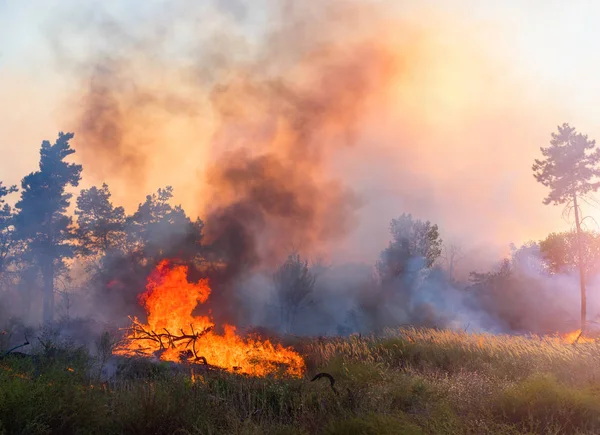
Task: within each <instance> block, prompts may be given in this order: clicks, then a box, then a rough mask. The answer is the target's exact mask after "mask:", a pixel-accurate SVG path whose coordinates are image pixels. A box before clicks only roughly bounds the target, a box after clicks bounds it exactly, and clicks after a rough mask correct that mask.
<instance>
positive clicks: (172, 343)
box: [124, 317, 214, 365]
mask: <svg viewBox="0 0 600 435" xmlns="http://www.w3.org/2000/svg"><path fill="white" fill-rule="evenodd" d="M129 319H130V320H131V326H130V327H128V328H124V330H125V331H127V337H128V338H127V339H126V340H127V341H131V340H149V341H152V342H154V343H156V344H158V346H159V348H160V350H166V349H167V347H170V348H172V349H176V348H177V343H179V342H184V341H185V348H186V349H187V350H185V351H182V352H180V356H181V359H182V360H189V359H191V358H192V357H193V361H194V362H200V363H202V364H204V365H208V363H207V361H206V358H205V357H203V356H200V355H198V351H197V349H196V342H197V341H198V339H200V338H202V337H204V336H205V335H206V334H208V333H209V332H211V331H212V330H213V328H214V327H213V326H209V327H208V328H204V329H203V330H202V331H195V330H194V325H192V324H190V329H191V331H192V332H191V334H187V333H186V332H185V331H184V330H183V328H182V329H180V332H181V334H180V335H176V334H173V333H171V331H169V330H168V329H166V328H164V331H165V332H160V333H159V332H156V331H153V330H149V329H146V327H145V326H144V325H143V324H142V323H140V321H139V320H137V318H131V317H130V318H129ZM190 345H191V349H188V348H189V347H190ZM149 349H150V348H146V349H139V350H138V353H140V354H144V350H149Z"/></svg>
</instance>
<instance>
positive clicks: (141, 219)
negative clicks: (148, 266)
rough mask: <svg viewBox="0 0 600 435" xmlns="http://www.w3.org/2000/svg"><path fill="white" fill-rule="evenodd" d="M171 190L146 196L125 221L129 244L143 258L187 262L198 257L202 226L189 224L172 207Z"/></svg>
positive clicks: (200, 222)
mask: <svg viewBox="0 0 600 435" xmlns="http://www.w3.org/2000/svg"><path fill="white" fill-rule="evenodd" d="M172 198H173V188H172V187H171V186H167V187H165V188H164V189H158V192H157V193H155V194H152V195H148V196H146V201H145V202H144V203H142V204H140V205H139V206H138V209H137V211H136V212H135V213H134V214H133V215H132V216H130V217H129V218H128V219H127V221H128V236H129V242H130V243H132V244H133V245H134V248H135V249H136V250H137V251H138V252H140V255H142V256H143V258H145V259H153V261H157V260H159V259H160V258H164V257H177V258H180V259H182V260H184V259H190V258H192V257H194V256H195V255H197V254H198V252H199V249H200V245H201V241H202V231H203V228H204V223H203V222H202V221H201V220H200V219H197V220H196V221H191V220H190V218H189V217H188V216H187V215H186V213H185V211H184V210H183V208H181V206H180V205H177V206H175V207H173V206H171V204H170V201H171V199H172Z"/></svg>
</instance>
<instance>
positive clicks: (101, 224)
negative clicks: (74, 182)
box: [75, 184, 126, 256]
mask: <svg viewBox="0 0 600 435" xmlns="http://www.w3.org/2000/svg"><path fill="white" fill-rule="evenodd" d="M110 196H111V194H110V191H109V189H108V186H107V185H106V184H103V185H102V187H101V188H97V187H95V186H94V187H92V188H90V189H84V190H82V191H81V193H80V194H79V197H78V198H77V208H76V209H75V215H76V216H77V235H78V240H79V244H80V246H79V248H80V252H81V253H82V254H83V255H85V256H102V255H106V254H107V253H109V252H110V251H113V250H119V249H123V248H124V243H125V236H126V234H125V209H124V208H123V207H115V206H113V205H112V203H111V202H110Z"/></svg>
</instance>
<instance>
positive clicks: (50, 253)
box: [14, 132, 82, 322]
mask: <svg viewBox="0 0 600 435" xmlns="http://www.w3.org/2000/svg"><path fill="white" fill-rule="evenodd" d="M72 138H73V133H63V132H60V133H59V135H58V139H57V140H56V142H55V143H54V144H51V143H50V142H49V141H44V142H43V143H42V147H41V150H40V170H39V171H37V172H32V173H31V174H29V175H27V176H26V177H25V178H23V180H22V182H21V199H20V200H19V201H18V202H17V203H16V205H15V208H16V209H17V214H16V216H15V221H14V222H15V229H16V234H17V236H18V237H19V239H20V240H23V241H24V242H25V243H26V254H27V255H28V256H29V258H31V259H32V260H33V261H34V262H35V263H36V264H37V265H38V267H39V269H40V271H41V274H42V280H43V294H44V304H43V319H44V322H50V321H52V320H53V318H54V280H55V278H56V274H57V271H59V270H60V269H61V268H62V267H64V259H66V258H70V257H72V256H73V255H74V248H75V247H74V245H73V244H72V243H71V241H72V239H73V238H74V234H73V231H72V228H71V224H72V219H71V217H70V216H68V215H67V214H66V210H67V208H68V207H69V204H70V199H71V197H72V194H70V193H66V192H65V189H66V188H67V187H68V186H77V185H78V184H79V180H80V178H81V169H82V167H81V165H76V164H74V163H67V162H65V161H64V160H65V159H66V158H67V157H68V156H70V155H71V154H73V153H74V152H75V150H73V149H72V148H71V145H70V144H69V141H70V140H71V139H72Z"/></svg>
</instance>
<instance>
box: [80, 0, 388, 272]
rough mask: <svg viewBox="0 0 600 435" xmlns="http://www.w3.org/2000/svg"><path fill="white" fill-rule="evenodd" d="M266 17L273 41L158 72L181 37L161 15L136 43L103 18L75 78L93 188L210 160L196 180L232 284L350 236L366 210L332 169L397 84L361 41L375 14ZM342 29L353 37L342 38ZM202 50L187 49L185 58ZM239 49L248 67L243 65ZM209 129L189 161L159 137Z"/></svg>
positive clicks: (241, 44)
mask: <svg viewBox="0 0 600 435" xmlns="http://www.w3.org/2000/svg"><path fill="white" fill-rule="evenodd" d="M187 6H188V8H182V9H181V10H180V11H179V12H180V13H182V14H185V16H183V15H181V16H177V17H176V19H177V22H178V23H179V24H183V25H184V26H185V25H186V24H187V25H190V24H191V23H192V22H193V19H191V18H190V17H195V18H198V19H199V18H200V17H202V16H203V13H204V12H202V11H201V10H202V9H203V8H200V7H198V6H194V4H193V3H191V2H189V3H188V5H187ZM354 8H358V4H356V5H354ZM268 10H269V12H268V16H269V17H270V18H274V19H276V20H277V21H276V24H275V25H273V26H272V28H271V29H270V30H269V31H268V34H267V35H262V36H261V35H260V34H255V35H249V36H246V38H247V40H246V39H244V40H240V41H238V42H235V41H227V42H226V43H223V42H221V39H220V38H219V36H218V35H217V36H213V38H215V39H213V41H214V42H215V43H216V44H218V47H219V48H220V50H221V52H220V53H219V56H216V54H214V53H212V54H211V53H209V54H208V55H207V54H206V53H204V52H203V53H198V54H196V53H191V54H190V53H187V54H185V55H184V61H183V62H181V63H180V62H177V61H175V66H172V67H171V66H168V64H160V62H161V60H162V61H164V59H162V58H161V56H163V55H165V51H164V50H165V45H168V44H166V43H164V42H163V43H161V42H160V39H161V37H162V38H164V37H167V38H169V37H172V38H174V37H175V36H176V35H175V34H174V33H173V32H175V30H174V29H170V30H169V29H165V27H164V26H165V22H164V21H163V19H161V18H158V16H159V15H157V16H156V17H155V21H153V22H150V24H148V25H147V26H146V28H145V31H144V32H143V33H142V34H141V35H134V34H132V33H131V32H128V29H127V28H126V27H125V26H124V25H121V26H119V25H118V24H117V23H116V22H113V21H105V20H108V18H106V19H105V20H101V21H100V22H99V23H98V27H97V32H98V33H99V34H100V35H104V36H106V37H107V41H108V42H107V44H108V46H107V47H104V46H102V47H97V48H96V49H97V52H96V56H92V57H91V58H89V59H85V62H84V63H83V65H82V66H81V67H80V69H79V74H80V76H79V79H80V80H81V85H82V89H81V90H80V93H79V95H78V97H77V105H76V106H74V109H75V110H76V112H75V113H76V116H75V119H74V121H75V123H74V124H73V128H74V130H75V131H77V132H78V152H80V153H81V156H82V158H83V159H84V162H85V161H93V165H89V166H90V171H92V173H91V175H92V176H93V177H94V178H101V179H104V178H107V177H109V178H110V177H112V178H116V179H117V180H118V182H119V183H120V185H121V186H128V187H134V188H137V187H139V186H144V185H145V181H146V179H148V178H149V177H151V176H152V172H154V171H155V170H160V166H162V165H164V164H167V165H168V164H170V162H169V161H167V162H165V161H161V162H160V163H157V162H156V161H154V162H153V155H154V157H156V155H159V156H163V155H164V154H165V153H164V152H165V150H169V154H170V156H169V157H170V159H172V160H171V161H174V160H175V161H176V160H177V159H179V160H181V161H182V164H185V162H184V161H187V160H188V159H189V157H191V156H198V155H204V156H205V157H207V158H208V159H209V161H208V162H207V163H206V166H205V169H204V170H203V171H202V173H201V174H200V175H198V177H197V178H196V184H197V186H200V187H201V188H200V189H196V192H197V204H198V205H197V208H198V209H201V210H202V211H203V213H202V215H203V218H204V219H205V221H206V236H207V241H208V243H213V244H214V245H215V246H217V247H219V248H221V249H222V252H223V255H224V256H225V258H226V261H227V264H228V269H229V274H230V275H231V276H237V275H238V274H239V273H241V272H242V271H244V270H246V269H248V268H252V267H256V266H259V265H263V266H264V265H266V266H273V265H274V264H275V263H276V262H277V261H280V260H281V259H282V258H283V256H284V255H285V254H286V253H287V252H289V251H290V250H291V249H299V250H301V251H303V252H308V253H314V250H315V249H317V248H318V247H320V246H323V245H324V244H325V243H326V242H328V241H330V240H332V239H336V238H339V237H341V236H344V235H345V234H346V233H347V231H348V229H349V228H351V226H352V225H354V224H355V220H354V216H355V215H354V211H355V209H356V208H357V206H359V204H360V198H358V197H357V195H356V194H355V193H353V192H352V189H351V188H350V187H349V186H347V185H344V184H343V183H342V182H340V180H338V179H335V178H334V177H331V176H329V174H328V167H329V166H328V163H329V161H330V160H331V159H332V158H333V156H334V152H335V150H336V149H339V148H343V147H349V146H352V145H353V144H354V142H355V141H356V139H357V135H358V134H359V133H360V128H361V122H362V119H363V118H364V116H365V113H367V112H368V111H369V110H371V109H372V108H373V106H374V104H376V103H381V101H382V98H381V95H384V94H385V92H386V89H388V88H389V86H390V83H391V82H392V80H393V79H394V77H395V74H397V73H398V71H397V67H398V65H397V59H396V55H395V54H394V53H393V52H392V47H391V46H388V45H387V44H386V43H384V42H382V41H381V39H380V38H376V37H375V36H376V35H374V34H370V33H368V32H364V31H363V30H361V29H360V27H361V26H360V24H361V23H364V21H365V19H366V17H361V14H364V13H365V12H367V13H368V16H369V17H370V18H375V17H376V16H377V13H376V11H375V10H370V9H368V8H367V7H366V6H361V7H360V8H359V9H353V7H351V6H348V5H345V6H342V5H334V4H331V5H329V6H323V5H321V6H319V7H318V8H317V7H315V6H309V7H297V6H292V4H291V3H285V4H282V5H279V4H277V3H276V2H275V3H273V4H269V8H268ZM227 12H228V11H227V10H226V11H225V13H223V12H218V11H212V14H215V16H217V17H219V16H222V15H223V14H224V16H225V17H227ZM173 13H175V12H172V13H171V14H169V20H173V19H174V17H173ZM231 19H232V20H234V21H235V18H231ZM348 25H352V30H353V32H350V29H345V30H343V28H344V27H345V26H348ZM165 32H166V33H165ZM232 33H235V32H232ZM352 34H353V36H351V35H352ZM251 41H253V42H251ZM201 43H204V44H206V41H202V37H199V40H193V39H192V42H191V47H192V48H195V44H198V46H200V44H201ZM253 44H254V45H257V47H255V48H251V47H252V45H253ZM186 47H187V46H186ZM244 48H247V49H248V50H249V52H250V53H251V54H250V55H249V56H239V55H237V53H238V52H239V51H241V50H243V49H244ZM194 54H196V56H197V57H195V56H194ZM214 56H216V59H215V58H214ZM157 58H158V59H157ZM203 117H205V118H208V119H210V121H209V122H205V123H204V125H205V126H206V130H204V131H203V132H198V133H197V134H196V136H195V137H193V139H192V140H191V143H186V144H185V145H184V148H183V149H184V150H185V151H184V152H181V151H180V150H181V149H182V148H178V147H181V146H182V144H181V143H179V144H178V143H176V142H177V141H179V140H180V138H179V137H177V136H175V137H173V136H169V134H168V133H166V132H165V129H168V128H169V125H170V124H171V123H173V122H175V121H174V120H176V119H177V118H180V119H183V120H187V121H191V122H196V121H197V122H202V118H203ZM167 140H168V142H167ZM184 140H185V139H184ZM198 149H200V150H198ZM172 164H175V165H177V164H178V163H172ZM188 175H189V176H190V177H196V176H195V174H192V173H190V174H188ZM118 197H119V195H118V194H117V195H116V198H118ZM200 206H202V207H201V208H200Z"/></svg>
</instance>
